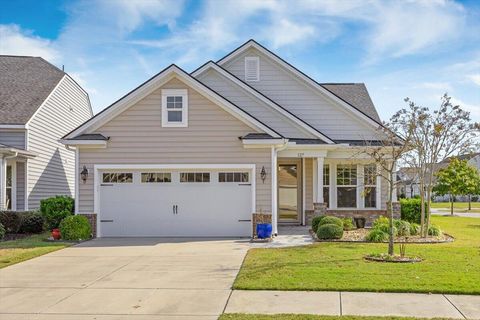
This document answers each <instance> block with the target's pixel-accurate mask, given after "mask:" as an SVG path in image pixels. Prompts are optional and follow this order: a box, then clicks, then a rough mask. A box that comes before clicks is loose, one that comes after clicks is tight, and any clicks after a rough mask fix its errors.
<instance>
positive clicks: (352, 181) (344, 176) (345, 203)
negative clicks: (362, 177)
mask: <svg viewBox="0 0 480 320" xmlns="http://www.w3.org/2000/svg"><path fill="white" fill-rule="evenodd" d="M337 207H338V208H356V207H357V166H356V165H350V164H347V165H337Z"/></svg>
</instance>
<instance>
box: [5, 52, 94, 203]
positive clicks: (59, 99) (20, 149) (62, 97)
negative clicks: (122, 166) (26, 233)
mask: <svg viewBox="0 0 480 320" xmlns="http://www.w3.org/2000/svg"><path fill="white" fill-rule="evenodd" d="M91 117H92V109H91V107H90V101H89V98H88V94H87V93H86V92H85V91H84V90H83V89H82V88H81V87H80V86H79V85H78V84H77V83H76V82H75V81H74V80H73V79H72V78H71V77H70V76H69V75H68V74H66V73H65V72H63V71H62V70H60V69H58V68H57V67H55V66H53V65H51V64H50V63H48V62H47V61H45V60H43V59H42V58H38V57H23V56H5V55H2V56H0V210H19V211H21V210H34V209H38V208H39V204H40V200H41V199H44V198H47V197H51V196H55V195H70V196H73V195H74V189H75V188H74V176H75V152H74V151H72V150H67V149H65V147H64V145H63V144H61V143H60V141H59V139H60V138H61V137H63V136H64V135H65V134H66V133H68V132H70V131H71V130H72V129H74V128H75V127H77V126H78V125H80V124H81V123H83V122H85V121H86V120H88V119H89V118H91Z"/></svg>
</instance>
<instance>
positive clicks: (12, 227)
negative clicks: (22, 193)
mask: <svg viewBox="0 0 480 320" xmlns="http://www.w3.org/2000/svg"><path fill="white" fill-rule="evenodd" d="M0 223H1V224H2V225H3V227H4V229H5V232H6V233H18V231H19V230H20V226H21V224H22V217H21V216H20V213H18V212H15V211H1V212H0Z"/></svg>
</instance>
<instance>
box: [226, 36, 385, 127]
mask: <svg viewBox="0 0 480 320" xmlns="http://www.w3.org/2000/svg"><path fill="white" fill-rule="evenodd" d="M249 48H255V49H256V50H258V51H260V52H261V53H262V54H264V55H266V56H267V57H269V58H271V59H272V60H274V61H275V62H276V63H278V64H280V65H281V66H282V67H284V68H285V69H287V70H288V71H290V72H292V73H293V74H294V75H295V76H296V77H297V78H299V79H300V80H302V81H303V82H305V83H306V84H308V85H310V86H312V87H313V88H314V89H317V90H318V91H320V92H321V93H323V94H324V95H325V96H327V97H328V98H330V99H331V100H333V101H334V102H337V103H338V104H339V105H340V106H341V107H343V108H344V109H345V110H346V111H348V112H350V113H353V114H354V115H355V116H358V117H359V118H360V119H362V120H363V121H365V122H367V123H368V124H369V125H370V126H373V127H374V128H378V127H379V126H381V124H380V123H378V122H377V121H375V120H373V119H371V118H370V117H368V116H366V115H365V114H364V113H362V112H360V111H359V110H357V109H356V108H355V107H353V106H351V105H350V104H348V103H346V102H345V101H343V100H342V99H340V98H339V97H337V96H336V95H334V94H333V93H331V92H330V91H328V90H327V89H325V88H324V87H322V86H321V85H320V84H318V83H317V82H316V81H314V80H312V79H310V78H309V77H307V76H305V75H304V74H303V73H301V72H300V71H298V70H297V69H295V68H293V67H292V66H291V65H289V64H288V63H286V62H285V61H283V60H282V59H280V58H278V57H277V56H275V55H273V54H272V53H270V52H268V51H267V50H265V49H264V48H263V47H261V46H259V45H258V44H257V43H256V42H255V41H252V40H250V41H248V42H247V43H245V44H244V45H243V46H241V47H240V48H238V49H237V50H235V52H233V53H231V54H229V55H227V56H226V57H225V58H223V59H222V60H220V61H218V62H217V63H218V64H219V65H223V64H225V63H227V62H228V61H231V60H232V59H234V58H235V57H237V56H238V55H239V54H241V53H242V52H244V51H245V50H247V49H249Z"/></svg>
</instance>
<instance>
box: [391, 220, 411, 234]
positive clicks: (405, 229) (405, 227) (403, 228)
mask: <svg viewBox="0 0 480 320" xmlns="http://www.w3.org/2000/svg"><path fill="white" fill-rule="evenodd" d="M393 225H394V226H395V228H396V229H397V234H398V235H399V236H401V237H406V236H409V235H410V223H408V221H404V220H397V219H395V220H393Z"/></svg>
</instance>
